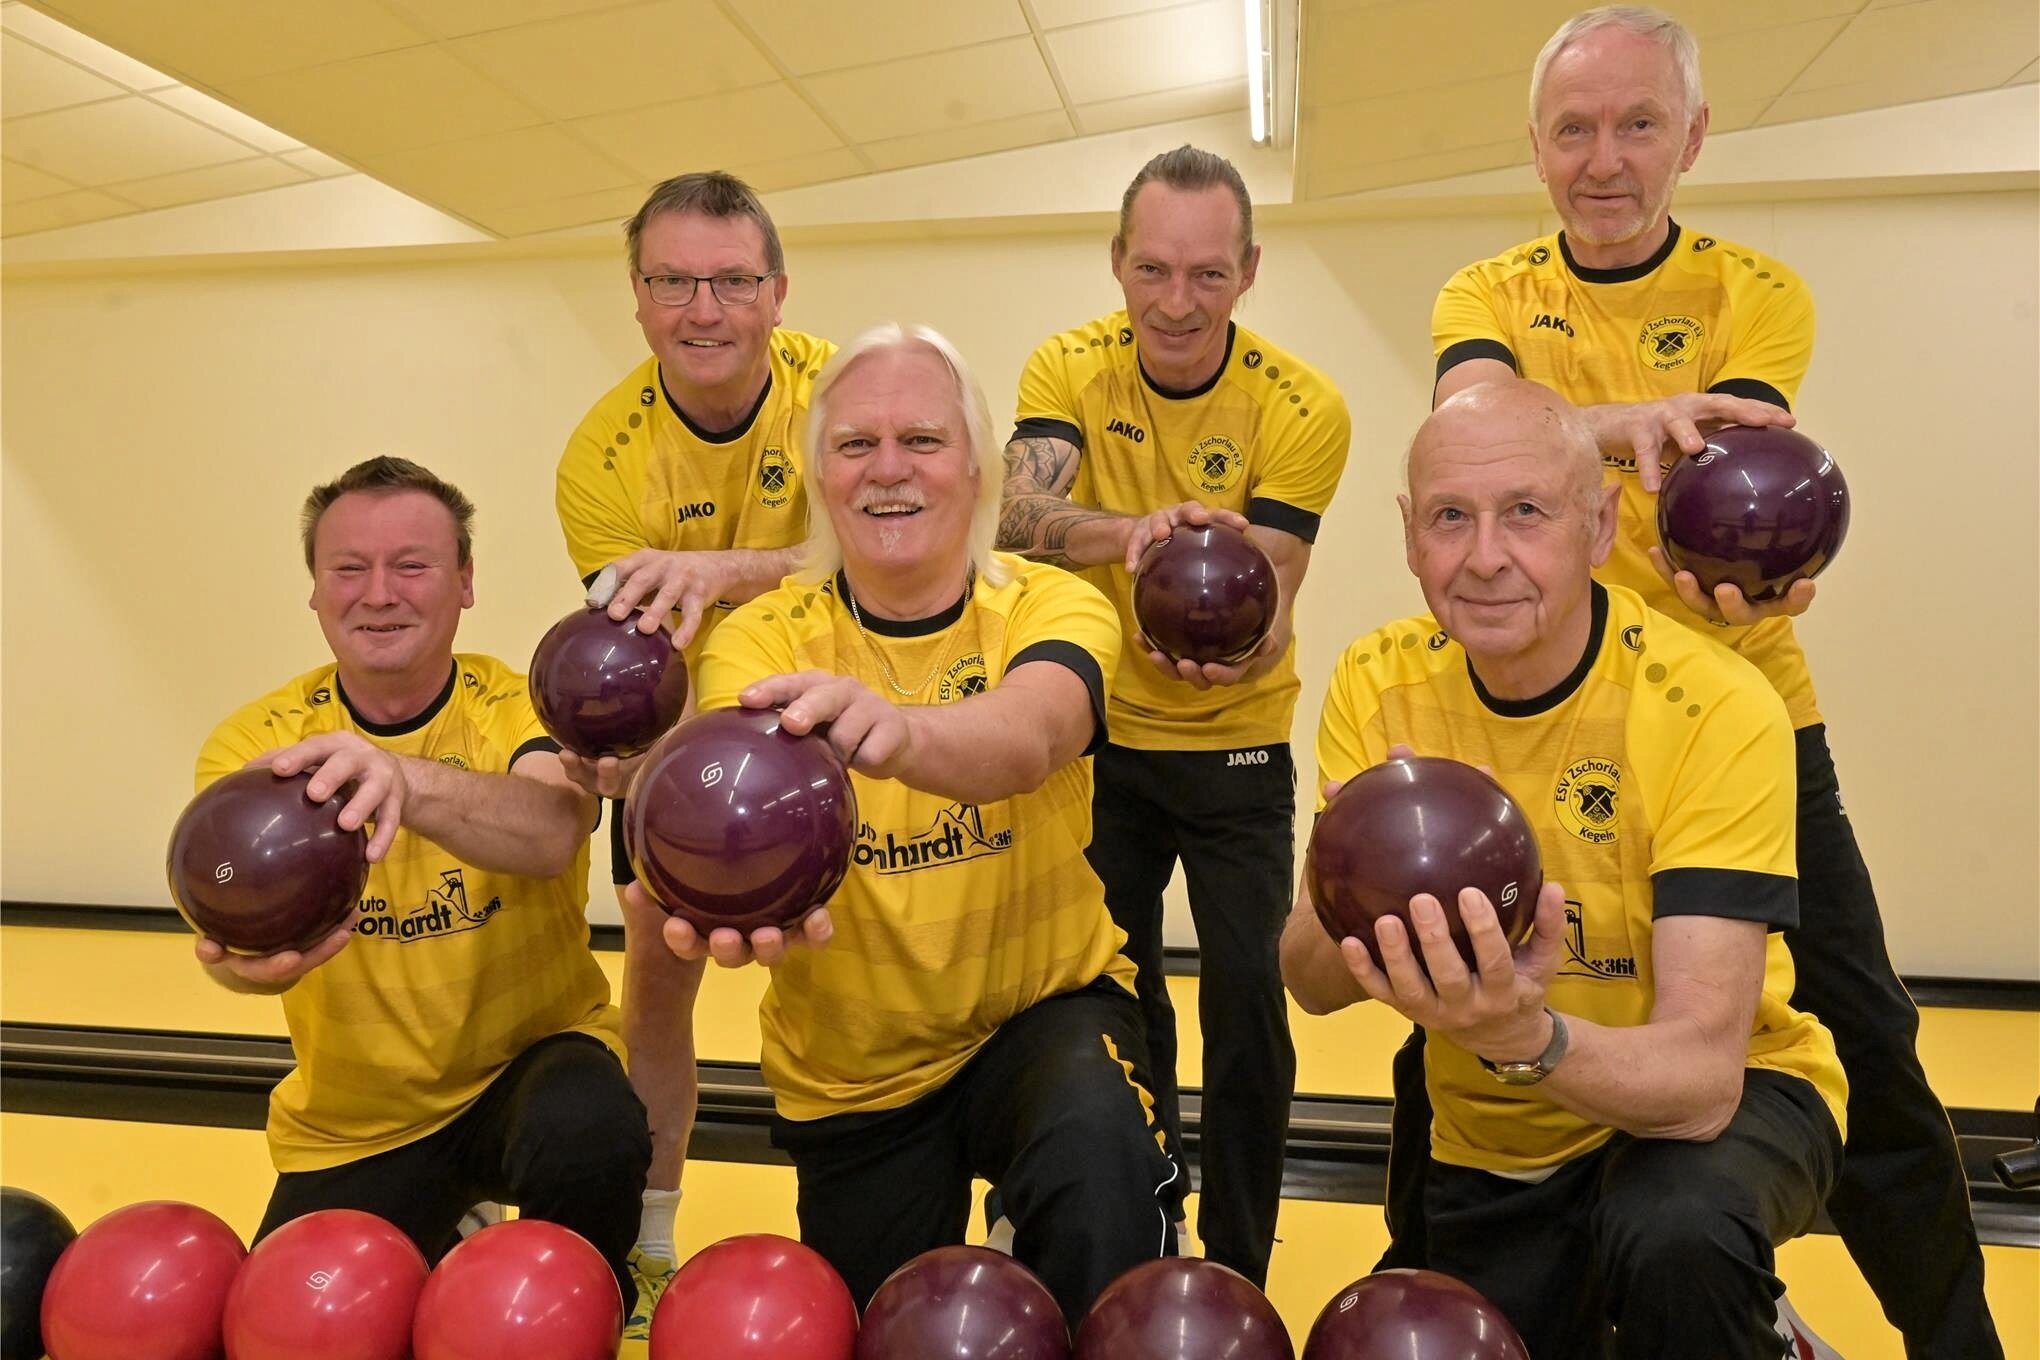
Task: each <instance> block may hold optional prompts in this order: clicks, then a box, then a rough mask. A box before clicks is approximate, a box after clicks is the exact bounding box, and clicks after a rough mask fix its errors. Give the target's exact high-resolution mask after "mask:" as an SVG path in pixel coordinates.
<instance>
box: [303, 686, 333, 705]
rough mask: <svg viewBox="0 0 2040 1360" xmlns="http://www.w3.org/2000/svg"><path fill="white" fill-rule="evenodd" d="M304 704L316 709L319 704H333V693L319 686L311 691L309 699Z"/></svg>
mask: <svg viewBox="0 0 2040 1360" xmlns="http://www.w3.org/2000/svg"><path fill="white" fill-rule="evenodd" d="M306 702H307V703H309V704H311V705H312V706H313V707H317V706H318V705H320V704H330V703H332V702H333V691H332V690H330V689H328V688H327V687H326V686H324V685H321V686H319V687H318V688H317V689H315V690H313V691H312V693H311V697H310V698H309V699H307V700H306Z"/></svg>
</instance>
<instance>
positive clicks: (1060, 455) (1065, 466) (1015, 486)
mask: <svg viewBox="0 0 2040 1360" xmlns="http://www.w3.org/2000/svg"><path fill="white" fill-rule="evenodd" d="M1079 457H1080V455H1079V453H1078V451H1077V448H1076V446H1075V445H1074V444H1071V443H1070V442H1069V441H1068V440H1064V439H1051V438H1047V437H1042V436H1036V437H1031V438H1023V439H1015V440H1014V441H1013V442H1012V443H1010V444H1008V445H1006V494H1007V495H1009V496H1013V495H1023V496H1024V495H1027V494H1029V493H1034V494H1039V495H1046V496H1061V495H1064V494H1066V493H1067V492H1068V491H1069V489H1070V483H1071V482H1073V481H1075V480H1076V476H1077V462H1078V460H1079Z"/></svg>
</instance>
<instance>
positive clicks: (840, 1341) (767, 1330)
mask: <svg viewBox="0 0 2040 1360" xmlns="http://www.w3.org/2000/svg"><path fill="white" fill-rule="evenodd" d="M856 1346H857V1305H856V1303H854V1302H853V1301H852V1300H851V1298H850V1288H849V1286H848V1285H846V1284H844V1283H843V1277H842V1276H840V1275H838V1274H837V1273H836V1271H835V1269H834V1268H833V1267H832V1266H830V1265H829V1263H828V1262H827V1261H825V1260H823V1259H822V1257H821V1254H820V1253H819V1252H816V1251H815V1250H814V1249H813V1248H811V1247H804V1246H802V1245H801V1244H800V1243H798V1242H795V1241H793V1240H792V1239H790V1238H785V1237H779V1236H776V1235H774V1234H772V1233H751V1234H747V1235H745V1236H742V1237H731V1238H726V1239H724V1240H723V1241H721V1242H717V1243H716V1244H715V1245H714V1246H711V1247H704V1248H703V1249H702V1250H700V1251H699V1252H696V1253H695V1254H694V1256H693V1257H692V1258H691V1259H690V1260H689V1261H688V1262H687V1263H686V1264H685V1265H683V1266H681V1267H680V1269H679V1270H678V1271H676V1272H675V1273H674V1275H673V1279H672V1281H671V1282H670V1283H669V1284H667V1286H666V1292H665V1293H664V1294H662V1295H661V1296H660V1297H659V1306H658V1308H657V1309H656V1310H655V1311H654V1312H653V1313H652V1337H651V1348H650V1360H696V1357H703V1356H713V1357H715V1360H852V1357H853V1356H854V1355H855V1354H856ZM906 1354H907V1353H906V1352H902V1353H901V1356H902V1360H904V1357H905V1355H906ZM420 1360H423V1357H420ZM930 1360H932V1357H931V1358H930Z"/></svg>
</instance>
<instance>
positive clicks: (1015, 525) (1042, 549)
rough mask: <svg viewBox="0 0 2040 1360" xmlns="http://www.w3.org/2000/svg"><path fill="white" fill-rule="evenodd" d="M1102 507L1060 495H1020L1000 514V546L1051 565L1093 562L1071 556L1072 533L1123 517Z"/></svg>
mask: <svg viewBox="0 0 2040 1360" xmlns="http://www.w3.org/2000/svg"><path fill="white" fill-rule="evenodd" d="M1123 518H1124V516H1121V515H1114V514H1110V513H1108V512H1106V511H1103V510H1092V509H1089V508H1087V507H1085V506H1081V505H1071V504H1070V503H1069V502H1068V501H1066V500H1064V499H1062V498H1061V497H1060V496H1019V497H1011V498H1009V499H1008V500H1007V501H1006V505H1005V508H1004V510H1003V511H1002V512H1001V514H1000V517H999V546H1000V547H1001V548H1003V549H1005V550H1006V551H1007V552H1016V553H1019V554H1020V555H1021V556H1022V557H1025V558H1029V559H1030V560H1032V561H1036V562H1046V563H1048V564H1050V565H1051V566H1057V567H1065V568H1070V569H1075V568H1078V567H1084V566H1089V565H1091V564H1090V563H1087V562H1080V561H1077V560H1075V559H1074V558H1072V557H1071V556H1070V555H1069V552H1068V548H1069V541H1070V535H1071V533H1073V532H1074V531H1076V530H1077V529H1079V528H1081V527H1083V526H1084V525H1087V524H1098V523H1104V522H1108V521H1112V520H1118V519H1123Z"/></svg>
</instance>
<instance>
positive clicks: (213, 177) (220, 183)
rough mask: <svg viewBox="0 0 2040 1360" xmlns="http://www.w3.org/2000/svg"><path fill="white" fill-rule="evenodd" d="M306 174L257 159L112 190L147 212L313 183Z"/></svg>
mask: <svg viewBox="0 0 2040 1360" xmlns="http://www.w3.org/2000/svg"><path fill="white" fill-rule="evenodd" d="M310 178H311V176H309V175H307V174H306V173H305V172H304V171H302V170H299V169H297V168H296V167H294V166H289V165H285V164H284V163H283V162H282V161H280V160H277V159H275V158H274V157H272V156H256V157H253V158H252V159H249V160H245V161H235V162H233V163H232V164H230V165H208V166H206V167H205V168H204V169H202V170H186V171H184V172H183V173H181V174H176V175H159V176H157V177H155V178H153V179H137V180H127V181H125V182H123V183H120V184H115V185H112V186H110V187H111V188H112V190H113V192H115V193H117V194H119V195H120V196H121V197H122V198H126V199H131V200H133V201H134V202H136V203H138V204H140V205H141V206H142V207H144V208H168V207H173V206H175V205H176V204H179V203H198V202H202V201H204V200H206V199H212V198H229V197H231V196H233V195H234V194H246V193H252V192H254V191H255V190H257V189H274V188H277V187H278V186H280V185H284V184H300V183H303V182H304V181H305V180H307V179H310Z"/></svg>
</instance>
